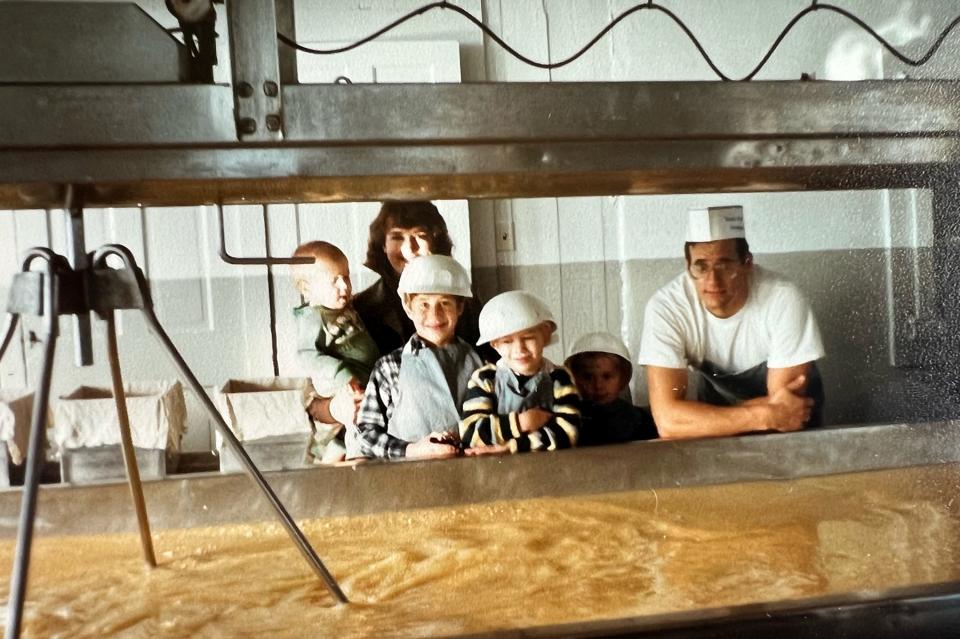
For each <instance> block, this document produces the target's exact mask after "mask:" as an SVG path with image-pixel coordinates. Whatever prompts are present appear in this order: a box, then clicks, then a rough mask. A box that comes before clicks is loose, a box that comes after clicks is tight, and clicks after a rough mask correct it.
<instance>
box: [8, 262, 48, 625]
mask: <svg viewBox="0 0 960 639" xmlns="http://www.w3.org/2000/svg"><path fill="white" fill-rule="evenodd" d="M41 254H43V251H39V250H34V251H32V252H31V253H29V254H28V257H27V258H26V260H25V264H24V270H26V269H27V268H28V267H29V263H30V261H32V259H33V258H34V257H39V256H41ZM44 256H45V257H46V259H47V264H46V267H47V268H46V277H45V278H44V280H43V281H44V291H43V293H44V298H45V299H44V306H43V319H44V321H43V328H44V334H45V335H44V339H43V361H42V363H41V365H40V378H39V380H38V382H37V391H36V393H37V394H36V399H35V401H34V404H33V415H32V416H31V419H30V442H29V446H28V448H27V470H26V477H25V479H24V486H23V499H22V501H21V506H20V525H19V528H18V529H17V549H16V554H15V555H14V560H13V573H12V575H11V577H10V601H9V603H8V604H7V629H6V634H5V636H6V638H7V639H15V638H16V637H19V636H20V624H21V622H22V620H23V603H24V599H25V597H26V593H27V576H28V574H29V571H30V546H31V545H32V542H33V524H34V519H35V517H36V510H37V491H38V490H39V483H40V466H41V464H42V462H43V436H44V431H45V430H46V423H47V408H48V406H49V403H50V381H51V378H52V376H53V359H54V354H55V352H56V346H57V333H58V319H59V318H58V315H59V314H58V308H57V307H58V304H57V293H58V290H57V289H58V288H59V283H58V281H57V279H58V275H57V272H56V269H55V264H54V261H53V260H52V259H51V258H50V257H49V256H46V255H44Z"/></svg>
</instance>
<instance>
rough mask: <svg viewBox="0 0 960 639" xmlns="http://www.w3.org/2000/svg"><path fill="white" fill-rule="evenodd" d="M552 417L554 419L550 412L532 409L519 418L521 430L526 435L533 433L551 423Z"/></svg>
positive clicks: (521, 414)
mask: <svg viewBox="0 0 960 639" xmlns="http://www.w3.org/2000/svg"><path fill="white" fill-rule="evenodd" d="M551 417H553V413H551V412H550V411H548V410H543V409H542V408H530V409H527V410H525V411H523V412H522V413H520V414H519V415H518V416H517V421H518V422H519V423H520V430H522V431H523V432H525V433H532V432H533V431H535V430H538V429H540V428H541V427H542V426H543V425H544V424H546V423H547V422H548V421H550V418H551Z"/></svg>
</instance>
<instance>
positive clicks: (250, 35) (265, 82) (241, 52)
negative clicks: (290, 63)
mask: <svg viewBox="0 0 960 639" xmlns="http://www.w3.org/2000/svg"><path fill="white" fill-rule="evenodd" d="M227 22H228V24H229V28H230V57H231V63H232V70H233V97H234V104H235V110H234V113H235V115H236V120H237V137H238V139H240V140H241V141H244V142H271V141H275V140H282V139H283V111H282V104H281V95H280V94H281V92H280V63H279V54H278V52H277V13H276V7H275V5H274V1H273V0H233V1H232V2H229V3H228V4H227Z"/></svg>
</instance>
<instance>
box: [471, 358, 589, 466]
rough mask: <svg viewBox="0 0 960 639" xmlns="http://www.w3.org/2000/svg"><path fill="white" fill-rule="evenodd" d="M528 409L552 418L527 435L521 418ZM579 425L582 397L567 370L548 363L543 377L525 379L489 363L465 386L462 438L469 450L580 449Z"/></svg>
mask: <svg viewBox="0 0 960 639" xmlns="http://www.w3.org/2000/svg"><path fill="white" fill-rule="evenodd" d="M530 408H541V409H543V410H547V411H550V412H552V413H553V416H552V417H551V418H550V419H549V420H548V421H547V423H545V424H544V425H543V426H541V427H540V428H538V429H537V430H534V431H531V432H529V433H524V432H523V431H522V430H521V429H520V421H519V419H518V418H519V415H520V412H521V411H522V410H526V409H530ZM580 423H581V419H580V396H579V395H578V394H577V389H576V386H574V384H573V378H572V376H571V375H570V371H568V370H567V369H566V368H564V367H562V366H553V365H552V364H550V363H549V362H547V361H546V360H544V368H543V370H542V371H541V373H540V374H538V375H535V376H533V377H532V378H523V377H518V376H517V375H516V374H515V373H513V371H511V370H510V369H509V368H506V367H505V366H503V365H502V364H501V365H500V366H498V365H496V364H487V365H486V366H483V367H481V368H478V369H477V370H476V371H474V373H473V375H472V376H471V377H470V382H469V383H468V385H467V394H466V397H465V399H464V402H463V417H462V419H461V420H460V440H461V442H462V445H463V446H464V447H466V448H476V447H482V446H492V445H506V446H507V447H508V448H509V449H510V452H513V453H520V452H526V451H530V450H557V449H560V448H571V447H573V446H576V445H577V438H578V436H579V432H580Z"/></svg>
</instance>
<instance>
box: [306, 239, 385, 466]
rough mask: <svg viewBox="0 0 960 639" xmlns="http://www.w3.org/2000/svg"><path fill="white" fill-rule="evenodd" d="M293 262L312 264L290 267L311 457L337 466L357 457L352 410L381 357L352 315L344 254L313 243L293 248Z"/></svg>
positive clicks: (355, 409) (355, 411)
mask: <svg viewBox="0 0 960 639" xmlns="http://www.w3.org/2000/svg"><path fill="white" fill-rule="evenodd" d="M293 256H294V257H312V258H313V259H314V261H313V263H312V264H295V265H294V266H292V267H291V273H292V275H293V284H294V286H295V287H296V289H297V291H298V292H299V293H300V298H301V300H302V304H301V305H300V306H298V307H296V308H295V309H293V317H294V321H295V322H296V326H297V362H298V364H299V367H300V371H301V373H303V374H304V375H307V376H309V377H310V379H311V381H312V382H313V387H314V390H315V394H314V395H313V396H312V397H311V398H310V404H309V405H308V406H307V412H309V413H310V416H311V417H312V418H313V419H314V420H316V422H317V425H316V433H315V436H314V441H313V443H312V444H311V447H310V452H311V454H312V455H313V457H314V460H315V461H322V462H334V461H340V460H341V459H343V457H344V455H345V453H346V454H349V455H353V454H356V452H357V448H356V426H355V421H356V414H357V408H358V407H359V405H360V400H361V399H362V398H363V389H364V387H365V386H366V384H367V379H368V378H369V377H370V371H371V369H372V368H373V363H374V362H375V361H376V360H377V358H378V357H379V356H380V352H379V351H378V350H377V345H376V343H374V341H373V338H372V337H371V336H370V334H369V333H368V332H367V329H366V327H365V326H364V325H363V322H362V321H361V320H360V316H359V315H358V314H357V312H356V311H355V310H354V309H353V303H352V302H353V297H352V294H351V293H352V286H351V283H350V264H349V263H348V261H347V257H346V256H345V255H344V254H343V252H342V251H341V250H340V249H339V248H337V247H336V246H334V245H333V244H330V243H329V242H322V241H314V242H307V243H305V244H301V245H300V246H298V247H297V249H296V250H295V251H294V253H293Z"/></svg>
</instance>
